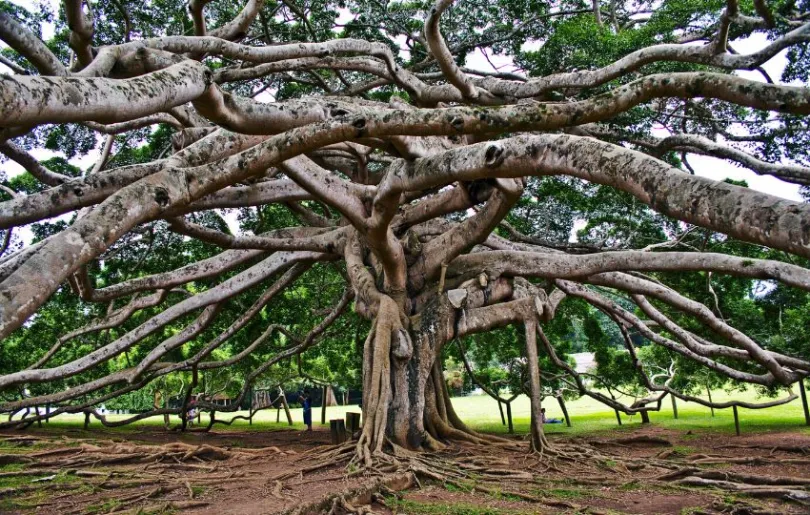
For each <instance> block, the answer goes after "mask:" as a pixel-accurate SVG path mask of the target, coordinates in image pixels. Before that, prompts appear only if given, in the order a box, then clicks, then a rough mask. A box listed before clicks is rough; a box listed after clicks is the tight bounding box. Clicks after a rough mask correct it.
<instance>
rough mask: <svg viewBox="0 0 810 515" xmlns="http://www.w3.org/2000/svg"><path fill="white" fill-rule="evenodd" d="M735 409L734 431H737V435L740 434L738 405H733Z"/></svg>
mask: <svg viewBox="0 0 810 515" xmlns="http://www.w3.org/2000/svg"><path fill="white" fill-rule="evenodd" d="M732 408H733V409H734V431H736V433H737V436H740V416H739V414H738V413H737V406H732Z"/></svg>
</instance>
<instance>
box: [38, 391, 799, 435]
mask: <svg viewBox="0 0 810 515" xmlns="http://www.w3.org/2000/svg"><path fill="white" fill-rule="evenodd" d="M712 398H713V400H715V401H725V400H728V399H731V398H736V399H740V400H742V399H745V400H748V401H757V400H760V401H762V400H764V399H758V398H757V396H756V394H755V393H754V392H753V391H748V392H746V393H743V394H740V393H735V394H733V395H728V394H726V393H725V392H722V391H718V392H713V394H712ZM453 406H454V407H455V409H456V411H457V412H458V413H459V415H460V416H461V418H462V419H463V420H464V421H465V422H467V423H468V424H469V425H470V427H472V428H474V429H478V430H482V431H489V432H506V426H504V425H502V424H501V419H500V415H499V413H498V405H497V403H496V402H495V401H494V400H492V399H491V398H489V397H487V396H486V395H477V396H469V397H456V398H454V399H453ZM545 406H546V413H547V416H548V417H549V418H562V412H561V411H560V408H559V406H558V404H557V402H556V401H555V400H553V399H547V401H546V403H545ZM567 407H568V412H569V413H570V414H571V421H572V425H573V427H571V428H568V427H565V424H549V425H546V431H547V432H548V433H583V432H594V431H603V430H608V429H616V428H617V427H618V425H617V422H616V415H615V414H614V412H613V411H612V410H609V409H607V408H605V406H604V405H602V404H600V403H598V402H597V401H595V400H593V399H590V398H587V397H584V398H581V399H577V400H575V401H569V402H568V403H567ZM291 411H292V416H293V421H294V422H295V424H294V426H293V427H295V428H296V429H302V428H303V427H304V426H303V423H302V420H303V417H302V413H301V409H300V408H298V409H293V410H291ZM346 411H360V409H359V408H358V407H357V406H337V407H330V408H327V413H326V418H327V421H328V420H329V419H331V418H343V416H344V413H345V412H346ZM239 414H240V415H245V414H246V413H244V412H239ZM739 414H740V426H741V429H742V431H743V432H754V431H757V432H763V431H778V430H785V429H789V428H791V429H799V430H803V431H807V432H808V433H810V427H807V426H805V425H804V415H803V411H802V405H801V402H800V401H799V400H795V401H793V402H791V403H790V404H786V405H783V406H777V407H774V408H766V409H761V410H749V409H745V408H740V410H739ZM312 415H313V417H312V418H313V420H314V421H315V425H316V426H318V425H319V422H320V417H321V410H320V408H317V407H316V408H314V409H313V413H312ZM512 415H513V418H514V422H515V431H516V432H517V433H526V432H527V431H528V427H529V400H528V398H527V397H525V396H521V397H518V398H517V399H516V400H515V401H514V402H513V403H512ZM678 415H679V418H678V420H675V419H674V418H673V414H672V404H671V403H670V401H669V399H666V400H665V401H664V403H663V405H662V409H661V411H660V412H657V413H656V412H653V413H651V415H650V418H651V421H652V423H653V424H656V425H660V426H665V427H669V428H673V429H683V430H687V429H711V430H717V431H725V432H733V431H734V417H733V414H732V410H731V409H730V408H729V409H725V410H715V415H714V417H712V416H711V413H710V410H709V409H708V408H704V407H703V406H700V405H697V404H694V403H687V402H682V401H678ZM231 416H232V414H230V413H221V414H218V417H219V418H224V419H229V418H230V417H231ZM108 418H109V419H110V420H119V419H122V418H125V416H124V415H110V416H109V417H108ZM173 422H175V423H176V422H177V419H176V418H173ZM203 422H204V423H205V422H207V415H206V414H203ZM83 423H84V415H81V414H78V415H62V416H59V417H57V418H55V419H53V420H52V421H51V422H50V423H49V424H48V426H49V427H50V428H51V429H57V428H60V427H72V428H75V427H77V426H79V427H81V425H82V424H83ZM622 423H623V426H622V427H623V428H630V427H634V426H638V425H640V423H641V418H640V417H639V416H633V417H628V416H627V415H622ZM159 424H162V417H156V418H153V419H150V420H144V421H140V422H137V423H136V424H133V425H132V426H127V427H139V426H144V425H159ZM100 425H101V424H100V423H99V422H98V421H95V420H94V421H92V422H91V427H99V426H100ZM227 427H232V428H234V429H254V430H267V429H285V428H288V427H289V426H287V424H286V422H285V419H284V413H283V412H282V413H281V423H276V410H266V411H262V412H259V413H258V414H256V416H255V417H254V422H253V425H252V426H248V424H247V422H245V421H241V420H240V421H237V422H235V423H234V424H233V425H232V426H223V425H217V428H218V429H226V428H227Z"/></svg>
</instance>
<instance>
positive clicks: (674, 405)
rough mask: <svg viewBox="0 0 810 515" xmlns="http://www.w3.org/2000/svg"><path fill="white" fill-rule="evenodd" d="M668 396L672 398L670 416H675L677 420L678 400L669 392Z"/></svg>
mask: <svg viewBox="0 0 810 515" xmlns="http://www.w3.org/2000/svg"><path fill="white" fill-rule="evenodd" d="M669 396H670V398H671V399H672V416H674V417H675V420H678V401H677V399H676V398H675V396H674V395H672V394H670V395H669Z"/></svg>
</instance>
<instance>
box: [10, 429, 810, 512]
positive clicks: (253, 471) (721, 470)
mask: <svg viewBox="0 0 810 515" xmlns="http://www.w3.org/2000/svg"><path fill="white" fill-rule="evenodd" d="M552 444H553V445H554V446H555V449H561V450H562V451H561V454H560V455H558V456H556V457H554V458H550V457H549V456H548V455H545V456H539V455H528V453H527V449H528V445H527V444H526V445H524V446H521V447H520V448H519V449H518V448H508V447H507V448H504V447H497V446H488V447H480V446H477V447H473V446H468V445H452V446H450V447H449V448H448V449H447V450H445V451H443V452H441V453H439V454H437V455H433V457H432V459H436V460H440V461H437V462H436V463H442V464H447V465H448V466H452V464H453V463H459V464H463V465H462V466H463V467H466V468H464V469H463V471H462V475H463V478H464V479H462V480H459V479H458V477H459V476H453V477H451V478H449V479H448V481H437V480H435V478H434V479H430V478H429V477H419V474H417V477H419V479H420V486H419V487H415V488H411V489H408V490H406V491H402V492H397V493H394V492H392V491H390V490H387V489H383V492H382V494H383V495H377V496H376V497H374V498H372V499H371V501H373V502H372V503H371V504H370V505H366V506H364V507H359V506H356V505H352V504H348V505H339V504H336V505H335V506H336V507H338V509H337V512H338V513H345V512H346V509H345V506H349V507H351V506H355V507H358V509H359V510H368V509H370V510H372V511H373V512H375V513H389V514H390V513H411V514H467V515H475V514H479V515H480V514H528V513H634V514H635V513H644V514H647V513H667V514H683V513H695V514H697V513H711V514H720V513H726V514H739V515H741V514H765V513H810V504H809V502H810V435H808V434H806V433H804V434H802V433H800V432H784V433H767V434H752V435H744V436H741V437H736V436H733V435H725V434H718V433H715V432H706V433H703V432H697V431H694V432H692V431H689V432H682V431H675V430H667V429H662V428H659V427H655V426H650V427H645V428H639V429H637V430H635V431H631V432H622V433H621V435H617V434H615V433H611V434H604V435H600V436H579V437H574V438H571V437H566V436H557V437H556V438H552ZM330 449H333V448H332V447H331V446H329V433H328V431H327V430H325V429H319V430H315V431H313V432H311V433H308V432H301V431H244V432H240V431H235V430H224V431H219V432H210V433H185V434H179V433H176V432H167V431H164V430H163V429H162V428H155V429H141V430H134V431H126V432H124V431H105V430H101V429H98V430H92V429H91V430H88V431H84V430H75V431H74V430H65V431H62V432H60V433H58V434H57V433H54V432H52V431H48V430H38V429H34V428H32V429H29V430H28V431H26V432H5V433H2V434H0V513H8V514H23V513H46V514H50V513H54V514H59V515H70V514H100V513H189V514H211V515H213V514H233V515H246V514H264V513H267V514H271V513H282V512H285V511H288V512H292V511H294V510H295V509H298V508H305V507H307V506H309V509H310V511H309V512H310V513H320V512H327V511H328V509H327V508H328V507H329V506H330V503H328V502H327V503H322V505H321V506H320V507H317V508H314V507H312V506H314V505H315V503H317V502H318V501H320V500H322V499H326V498H327V497H329V496H332V497H334V496H335V494H338V493H341V492H345V491H348V490H351V489H358V488H360V487H362V486H363V485H367V484H369V480H370V478H369V476H368V475H366V474H360V473H356V471H354V470H353V469H352V468H351V467H349V468H347V466H346V462H345V461H343V462H341V463H339V464H336V463H330V462H329V461H324V460H323V459H322V457H323V455H324V453H326V452H328V451H329V450H330ZM578 449H581V450H583V451H584V452H585V454H586V455H587V456H590V458H585V459H583V458H582V455H579V454H578V452H577V450H578ZM572 451H573V452H572ZM575 456H577V457H575ZM473 462H475V464H474V465H472V463H473ZM314 466H317V467H319V468H316V469H313V467H314ZM519 473H523V475H524V477H523V478H520V479H515V478H514V474H519ZM499 474H503V475H505V476H509V477H510V479H507V480H503V481H498V480H497V479H494V480H493V478H497V477H498V475H499ZM769 478H771V479H770V480H769ZM758 483H762V484H758ZM767 483H770V484H767ZM788 483H791V484H788ZM347 500H348V497H347Z"/></svg>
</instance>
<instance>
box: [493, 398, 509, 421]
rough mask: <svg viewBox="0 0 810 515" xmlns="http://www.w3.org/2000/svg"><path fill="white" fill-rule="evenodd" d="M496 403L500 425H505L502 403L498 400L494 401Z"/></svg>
mask: <svg viewBox="0 0 810 515" xmlns="http://www.w3.org/2000/svg"><path fill="white" fill-rule="evenodd" d="M495 400H496V401H498V411H500V412H501V425H504V426H505V425H506V418H505V417H504V416H503V403H501V400H500V399H495Z"/></svg>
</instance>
